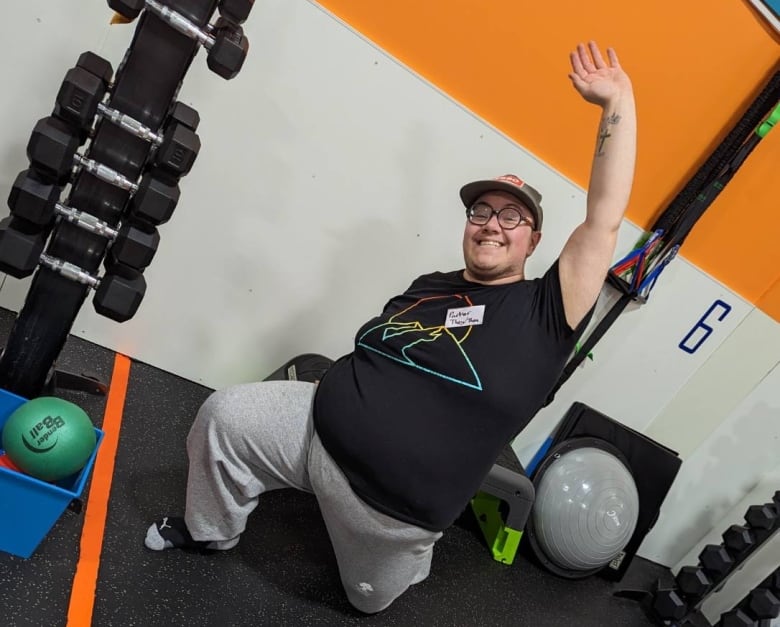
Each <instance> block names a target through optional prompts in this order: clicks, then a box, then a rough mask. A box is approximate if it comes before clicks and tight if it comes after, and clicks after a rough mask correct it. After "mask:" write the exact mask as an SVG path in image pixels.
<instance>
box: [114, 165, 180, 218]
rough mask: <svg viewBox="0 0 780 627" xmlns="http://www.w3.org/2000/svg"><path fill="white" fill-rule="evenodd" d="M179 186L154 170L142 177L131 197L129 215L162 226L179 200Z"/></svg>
mask: <svg viewBox="0 0 780 627" xmlns="http://www.w3.org/2000/svg"><path fill="white" fill-rule="evenodd" d="M180 193H181V192H180V190H179V186H178V185H177V184H176V183H171V182H168V181H167V177H166V178H165V179H163V178H160V177H159V176H155V172H154V171H150V172H147V173H146V174H144V175H143V177H141V182H140V183H139V184H138V190H137V191H136V192H135V194H133V196H132V198H131V199H130V205H129V207H128V210H127V211H128V215H129V216H130V217H131V218H132V219H134V220H137V221H140V222H145V223H146V224H149V225H151V226H160V225H161V224H165V223H166V222H168V220H170V219H171V216H172V215H173V210H174V209H175V208H176V205H177V204H178V202H179V196H180Z"/></svg>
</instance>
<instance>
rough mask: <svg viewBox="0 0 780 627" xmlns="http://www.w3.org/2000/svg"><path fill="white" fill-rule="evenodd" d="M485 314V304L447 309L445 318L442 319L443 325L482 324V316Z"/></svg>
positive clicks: (464, 325) (465, 325) (468, 325)
mask: <svg viewBox="0 0 780 627" xmlns="http://www.w3.org/2000/svg"><path fill="white" fill-rule="evenodd" d="M484 315H485V305H474V306H473V307H458V308H457V309H448V310H447V318H446V319H445V320H444V326H445V327H447V328H450V327H470V326H473V325H475V324H482V317H483V316H484Z"/></svg>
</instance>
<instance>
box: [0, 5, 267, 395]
mask: <svg viewBox="0 0 780 627" xmlns="http://www.w3.org/2000/svg"><path fill="white" fill-rule="evenodd" d="M253 1H254V0H162V2H159V1H155V0H109V1H108V4H109V6H110V8H112V9H113V10H114V11H116V12H117V13H118V14H121V15H122V16H123V17H124V18H125V20H126V21H132V20H133V19H135V18H136V17H138V16H139V14H140V18H139V19H138V23H137V25H136V29H135V32H134V35H133V38H132V41H131V43H130V46H129V48H128V49H127V52H126V53H125V56H124V58H123V60H122V62H121V64H120V66H119V67H118V69H117V71H116V75H115V77H114V81H113V83H111V84H110V85H108V86H107V89H108V92H107V99H106V101H104V102H103V103H102V104H103V106H104V107H108V108H110V109H111V110H114V111H116V112H121V114H122V115H124V116H126V118H127V119H130V120H134V121H135V123H136V124H137V125H139V126H141V127H145V128H148V129H164V125H165V123H166V121H167V120H168V119H169V118H170V116H171V111H172V110H173V108H174V107H175V105H176V104H177V103H176V96H177V94H178V92H179V89H180V87H181V85H182V82H183V79H184V77H185V75H186V73H187V71H188V69H189V67H190V64H191V63H192V61H193V58H194V57H195V55H196V53H197V52H198V50H199V47H200V46H201V45H204V46H205V47H206V48H207V49H208V50H209V60H208V61H209V62H208V65H209V67H210V68H211V69H212V70H214V71H215V72H217V73H219V74H221V75H222V76H223V77H225V78H232V76H234V75H235V73H237V71H238V69H240V67H241V64H242V63H243V57H241V55H242V54H243V55H244V56H245V54H246V51H247V49H248V42H247V41H246V39H245V38H244V36H243V31H242V30H241V26H240V23H242V22H243V21H244V20H245V19H246V17H247V15H248V13H249V11H250V9H251V7H252V3H253ZM144 9H146V10H144ZM217 9H219V14H220V17H219V19H218V20H217V22H216V26H212V25H211V24H210V21H211V19H212V17H213V15H214V14H215V11H217ZM215 34H216V35H217V36H215ZM224 42H228V43H229V45H228V46H227V47H228V48H230V49H228V50H227V51H226V50H225V48H226V46H224V45H222V44H224ZM212 53H215V54H212ZM85 54H92V53H85ZM82 56H83V55H82ZM95 56H96V55H95ZM239 57H240V58H239ZM98 59H99V57H98ZM225 63H227V65H229V66H230V65H232V66H233V67H234V69H235V72H234V73H232V75H231V73H230V72H227V71H225ZM216 66H219V67H216ZM109 68H110V65H109ZM57 113H58V110H57V107H55V111H54V116H53V117H54V118H56V117H57ZM195 115H196V116H197V113H195ZM90 122H91V120H90ZM39 124H40V123H39ZM57 124H58V122H56V121H55V122H51V123H50V125H55V126H56V125H57ZM70 130H71V131H72V132H73V133H74V134H78V133H79V132H80V130H79V129H75V128H72V129H70ZM65 131H66V132H67V129H65ZM89 136H90V138H91V140H90V142H89V144H88V146H87V148H86V151H85V152H84V154H83V155H81V156H76V157H75V158H74V159H75V161H76V162H77V163H81V165H82V167H80V168H78V169H77V170H76V171H75V174H74V173H73V172H72V171H69V172H68V176H69V180H68V181H67V182H69V183H70V185H71V186H70V193H69V197H68V199H67V201H66V203H65V205H68V206H69V207H66V209H69V208H71V207H72V208H75V210H76V211H77V212H78V214H79V215H81V216H82V217H84V219H83V220H81V222H79V221H78V220H76V219H65V217H64V216H63V215H58V216H57V217H56V219H52V221H51V223H50V224H48V225H46V227H44V228H45V231H46V232H45V233H44V234H43V236H44V237H45V246H46V248H45V254H43V255H41V256H40V259H38V258H37V257H36V259H35V260H34V262H35V263H34V264H33V265H34V266H35V270H34V272H35V274H34V276H33V279H32V282H31V285H30V287H29V289H28V292H27V295H26V298H25V301H24V305H23V307H22V308H21V310H20V312H19V314H18V316H17V317H16V319H15V321H14V323H13V327H12V329H11V332H10V334H9V337H8V339H7V341H6V344H5V347H4V350H3V353H2V356H0V388H3V389H5V390H8V391H11V392H13V393H15V394H18V395H20V396H23V397H27V398H33V397H35V396H38V395H40V394H41V393H42V391H43V390H44V389H47V388H49V389H50V388H51V387H52V386H54V385H56V386H60V387H71V388H78V389H83V390H86V391H93V392H95V393H101V392H105V387H104V386H102V385H101V384H100V383H99V382H98V381H96V380H94V379H91V378H89V377H80V376H79V375H73V374H70V373H62V372H58V371H56V369H55V362H56V360H57V358H58V356H59V354H60V352H61V350H62V348H63V346H64V344H65V341H66V340H67V337H68V335H69V333H70V330H71V328H72V326H73V323H74V321H75V318H76V316H77V314H78V312H79V310H80V308H81V306H82V305H83V303H84V300H85V298H86V296H87V294H88V292H89V291H90V289H91V288H96V289H99V288H100V285H101V282H102V280H101V278H99V277H98V274H97V273H98V269H99V266H100V264H101V262H104V261H106V255H107V252H108V250H109V248H110V246H109V245H110V244H111V238H107V237H106V233H107V232H112V231H111V230H114V231H113V233H114V235H115V234H116V231H115V229H116V228H117V226H118V225H119V224H120V223H122V222H123V221H124V220H125V219H127V218H128V206H129V201H130V198H131V196H132V193H133V191H135V190H137V187H138V186H137V185H135V182H137V181H139V180H140V179H141V178H142V176H143V175H144V174H145V173H148V171H149V168H150V156H152V155H153V152H154V150H153V148H154V145H153V143H152V142H150V141H148V139H145V138H143V137H140V136H139V135H138V134H133V133H131V132H128V129H127V128H126V127H125V126H122V125H121V124H117V123H115V122H112V121H111V120H107V119H105V117H103V116H98V117H97V121H96V122H95V125H94V129H91V130H90V132H89ZM31 141H33V140H31ZM198 147H199V144H198ZM29 154H30V146H29V145H28V155H29ZM87 159H88V160H89V162H87V161H85V160H87ZM87 163H92V164H93V166H94V167H91V168H90V167H85V164H87ZM70 165H71V164H70V162H69V166H70ZM35 166H36V164H35V163H32V164H31V169H35ZM69 170H70V168H69ZM106 173H108V174H109V175H111V176H113V175H116V176H114V181H112V180H111V176H105V174H106ZM101 174H103V175H104V176H100V175H101ZM36 176H38V177H39V178H42V180H45V179H46V172H45V171H39V172H37V173H36ZM55 178H56V177H55ZM116 181H124V184H117V182H116ZM46 182H48V183H50V184H53V185H60V187H59V189H60V190H61V189H62V183H63V182H62V181H57V180H54V179H52V180H49V181H46ZM127 182H130V186H128V184H127ZM10 203H11V201H10V199H9V204H10ZM58 209H59V208H58ZM12 213H13V209H12ZM59 213H60V214H62V211H60V212H59ZM71 217H72V216H71ZM12 220H16V221H17V222H19V219H18V218H12ZM22 222H23V221H22ZM88 223H89V224H92V227H91V228H86V227H88V226H89V224H88ZM96 224H97V225H102V226H100V227H99V228H96V227H95V226H94V225H96ZM85 225H86V226H85ZM28 226H29V225H28ZM106 229H109V230H108V231H106ZM35 235H36V236H40V233H36V234H35ZM119 266H122V264H119ZM106 268H107V273H106V275H104V278H105V276H107V275H109V274H110V273H114V274H117V275H122V276H123V277H124V280H125V281H129V282H132V285H133V286H134V291H133V292H132V293H131V294H130V295H129V296H128V295H127V294H126V293H123V292H121V290H119V292H120V293H118V295H117V298H118V299H119V300H121V299H123V298H124V299H125V301H127V300H128V298H129V299H130V301H132V302H127V303H125V304H124V305H123V306H122V309H123V314H122V315H121V316H117V315H111V314H110V313H106V312H105V311H101V309H100V307H99V306H98V305H97V304H96V310H97V311H98V313H101V314H103V315H108V316H109V317H112V318H114V319H115V320H118V321H123V320H126V319H129V318H130V317H132V315H134V314H135V310H136V309H137V307H138V304H139V303H140V299H141V298H142V297H143V294H144V292H145V281H144V279H143V276H142V273H143V268H135V269H133V268H126V267H120V268H113V267H110V266H108V265H107V266H106ZM109 278H110V277H109ZM106 285H107V283H103V288H104V289H103V291H104V292H105V288H106ZM109 287H110V286H109ZM112 297H113V295H112ZM115 300H116V299H115ZM114 309H116V307H114Z"/></svg>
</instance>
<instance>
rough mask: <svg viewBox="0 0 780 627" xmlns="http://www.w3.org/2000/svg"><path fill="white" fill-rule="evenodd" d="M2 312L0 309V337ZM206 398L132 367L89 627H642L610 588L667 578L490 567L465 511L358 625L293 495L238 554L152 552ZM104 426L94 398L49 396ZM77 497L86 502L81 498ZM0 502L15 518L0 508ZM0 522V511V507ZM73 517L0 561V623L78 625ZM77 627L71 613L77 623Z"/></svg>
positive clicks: (91, 365)
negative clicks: (150, 537) (417, 578)
mask: <svg viewBox="0 0 780 627" xmlns="http://www.w3.org/2000/svg"><path fill="white" fill-rule="evenodd" d="M12 321H13V314H12V313H10V312H8V311H4V310H0V337H1V338H5V337H7V334H8V331H9V329H10V326H11V323H12ZM114 358H115V355H114V353H113V352H112V351H110V350H107V349H105V348H102V347H99V346H96V345H94V344H92V343H90V342H86V341H84V340H81V339H79V338H77V337H74V336H71V337H70V338H69V339H68V342H67V344H66V346H65V349H64V350H63V352H62V354H61V356H60V360H59V361H58V364H57V366H58V368H60V369H63V370H67V371H71V372H90V373H93V374H95V375H96V376H97V377H99V378H100V379H101V380H102V381H105V382H108V381H109V380H110V378H111V373H112V368H113V364H114ZM210 392H211V390H209V389H207V388H205V387H202V386H200V385H196V384H194V383H191V382H189V381H186V380H183V379H181V378H179V377H176V376H173V375H171V374H169V373H166V372H163V371H161V370H159V369H157V368H153V367H151V366H148V365H145V364H142V363H138V362H132V365H131V369H130V378H129V382H128V387H127V396H126V399H125V406H124V413H123V419H122V427H121V432H120V434H119V447H118V451H117V454H116V459H115V467H114V475H113V483H112V487H111V493H110V500H109V506H108V513H107V518H106V524H105V535H104V539H103V545H102V552H101V554H100V564H99V570H98V577H97V583H96V586H95V591H94V606H93V611H92V622H91V624H92V625H94V626H96V627H103V626H117V627H125V626H133V625H138V626H139V627H140V626H143V627H151V626H157V625H160V626H163V625H165V626H172V625H173V626H178V625H186V626H188V627H196V626H209V627H210V626H214V627H217V626H219V627H223V626H226V625H227V626H243V625H252V626H265V625H268V626H279V625H283V626H287V625H295V626H298V625H300V626H304V625H327V626H336V625H372V626H374V625H398V626H402V627H412V626H423V625H424V626H426V627H427V626H439V625H441V626H445V625H446V626H458V627H460V626H476V625H494V626H502V625H507V626H509V625H512V626H514V627H518V626H519V627H523V626H526V625H527V626H529V627H531V626H532V627H546V626H556V627H558V626H562V625H577V626H579V627H589V626H593V627H597V626H598V627H611V626H615V627H618V626H619V627H624V626H625V627H632V626H643V625H652V624H653V623H651V622H650V621H649V620H648V619H647V618H646V617H645V615H644V613H643V611H642V610H641V608H640V607H639V605H638V604H637V603H635V602H633V601H629V600H626V599H622V598H617V597H615V596H614V595H613V592H614V591H616V590H618V589H622V588H649V587H650V585H651V584H652V582H653V581H654V580H655V579H657V578H658V577H664V576H668V570H667V569H665V568H662V567H660V566H658V565H656V564H653V563H651V562H648V561H646V560H643V559H640V558H637V559H635V560H634V562H633V564H632V566H631V568H630V569H629V572H628V574H627V575H626V577H625V578H624V579H623V581H622V582H620V583H615V582H610V581H606V580H604V579H602V578H599V577H591V578H588V579H584V580H574V581H572V580H565V579H561V578H558V577H556V576H554V575H552V574H550V573H548V572H546V571H544V570H543V569H541V568H540V567H539V566H537V565H536V564H535V563H534V562H533V561H532V560H531V559H530V558H527V557H526V556H524V555H523V554H522V551H521V552H520V554H519V555H518V556H517V558H516V559H515V562H514V564H512V565H510V566H507V565H504V564H500V563H498V562H496V561H494V560H493V559H492V557H491V556H490V554H489V552H488V549H487V547H486V545H485V543H484V540H483V539H482V537H481V535H480V532H479V529H478V527H477V526H476V523H475V521H474V520H473V518H472V515H471V513H470V511H467V512H465V513H464V515H463V516H462V517H461V519H460V520H459V521H458V523H457V524H456V525H454V526H453V527H452V528H451V529H449V530H448V531H447V532H446V533H445V535H444V538H443V539H442V540H441V541H440V542H439V543H438V544H437V546H436V551H435V554H434V559H433V567H432V570H431V575H430V577H429V578H428V579H427V580H426V581H424V582H423V583H421V584H418V585H416V586H413V587H412V588H411V589H410V590H409V591H408V592H407V593H406V594H404V595H403V596H402V597H401V598H400V599H399V600H397V601H396V602H395V603H394V604H393V605H392V606H391V607H390V608H389V609H388V610H386V611H385V612H382V613H380V614H377V615H374V616H365V615H363V614H360V613H359V612H357V611H356V610H353V609H352V607H351V606H350V605H349V603H348V602H347V600H346V597H345V596H344V594H343V592H342V590H341V587H340V583H339V579H338V574H337V570H336V562H335V557H334V555H333V553H332V550H331V548H330V544H329V542H328V537H327V534H326V531H325V527H324V524H323V522H322V519H321V518H320V515H319V512H318V509H317V505H316V502H315V500H314V497H312V496H309V495H306V494H302V493H298V492H295V491H292V490H283V491H278V492H272V493H269V494H267V495H265V496H264V497H263V498H262V499H261V503H260V506H259V507H258V509H257V510H256V512H255V514H254V515H253V517H252V518H251V519H250V523H249V526H248V528H247V531H246V532H245V534H244V536H243V538H242V541H241V543H240V544H239V546H238V547H237V548H235V549H233V550H231V551H227V552H224V553H221V552H220V553H214V554H210V555H204V554H200V553H193V552H182V551H165V552H162V553H155V552H152V551H148V550H147V549H145V548H144V546H143V538H144V534H145V531H146V528H147V526H148V525H149V523H150V522H151V521H152V520H154V519H155V518H157V517H158V516H159V515H161V514H164V513H180V512H181V511H182V509H183V505H184V485H185V479H186V468H187V462H186V455H185V449H184V441H185V437H186V433H187V430H188V428H189V424H190V422H191V420H192V417H193V416H194V414H195V412H196V410H197V408H198V406H199V405H200V403H201V402H202V401H203V400H204V399H205V398H206V396H208V394H209V393H210ZM58 395H59V396H62V397H64V398H67V399H68V400H71V401H73V402H75V403H77V404H79V405H80V406H81V407H83V408H84V409H85V410H86V411H87V413H88V414H89V415H90V416H91V417H92V418H93V420H94V422H95V424H96V425H97V426H101V425H102V418H103V412H104V408H105V404H106V398H105V397H102V396H93V395H90V394H87V393H84V392H73V391H67V390H59V391H58ZM84 496H85V499H86V497H87V496H88V495H87V491H85V495H84ZM0 505H2V508H3V509H5V508H6V507H9V506H10V507H13V504H9V503H4V502H2V495H0ZM0 515H2V511H1V510H0ZM84 517H85V514H84V513H81V514H77V513H75V512H72V511H70V510H66V511H65V513H64V514H63V515H62V517H61V518H60V519H59V521H58V522H57V523H56V524H55V526H54V528H53V529H52V530H51V532H50V533H49V534H48V535H47V537H46V538H45V539H44V540H43V542H42V543H41V545H40V546H39V547H38V549H37V550H36V552H35V553H34V554H33V556H32V557H31V558H29V559H22V558H20V557H16V556H13V555H10V554H8V553H3V552H0V622H2V624H3V625H8V626H10V627H22V626H28V625H30V626H35V627H40V626H45V627H51V626H60V625H68V626H69V627H74V626H78V627H82V626H85V625H86V624H87V623H88V621H85V620H84V619H83V618H81V619H80V618H79V615H74V616H72V617H71V619H70V620H69V619H68V608H69V604H70V597H71V588H72V584H73V579H74V573H75V571H76V566H77V564H78V563H79V547H80V538H81V531H82V525H83V523H84ZM81 616H82V617H83V613H82V614H81Z"/></svg>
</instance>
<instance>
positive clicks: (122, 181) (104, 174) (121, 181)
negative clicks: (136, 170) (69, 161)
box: [73, 153, 138, 194]
mask: <svg viewBox="0 0 780 627" xmlns="http://www.w3.org/2000/svg"><path fill="white" fill-rule="evenodd" d="M73 163H75V164H76V165H79V166H81V167H82V168H84V169H85V170H86V171H87V172H89V173H90V174H92V175H94V176H95V177H97V178H99V179H100V180H101V181H105V182H106V183H110V184H111V185H115V186H116V187H120V188H122V189H125V190H127V191H129V192H130V193H131V194H135V193H136V192H137V191H138V185H136V184H135V183H133V181H131V180H130V179H129V178H126V177H124V176H122V175H121V174H119V172H117V171H116V170H112V169H111V168H109V167H108V166H107V165H103V164H102V163H98V162H97V161H93V160H92V159H87V158H86V157H83V156H82V155H80V154H79V153H76V154H75V155H73Z"/></svg>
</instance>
